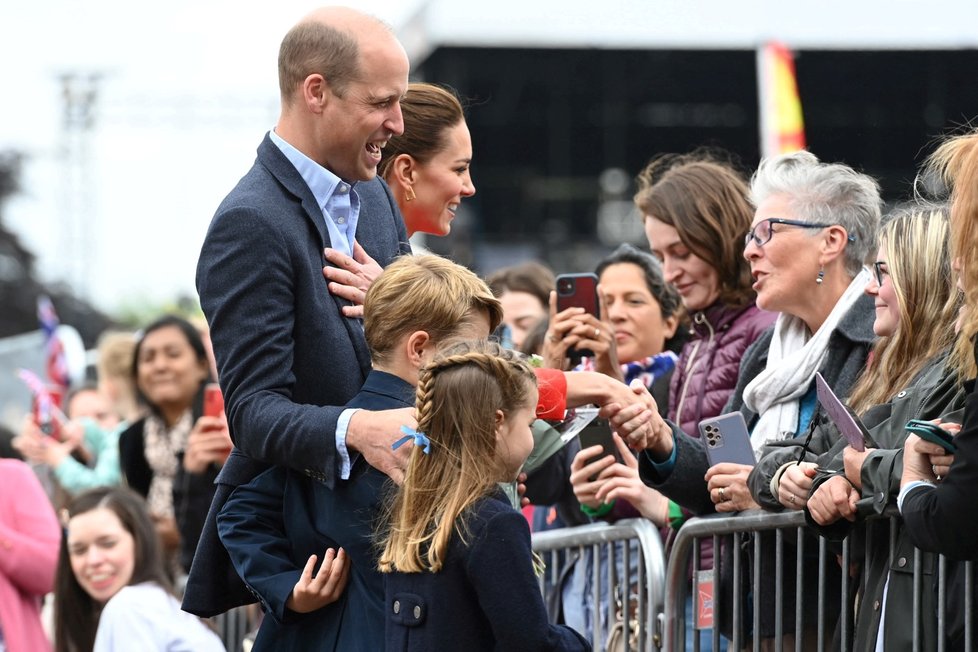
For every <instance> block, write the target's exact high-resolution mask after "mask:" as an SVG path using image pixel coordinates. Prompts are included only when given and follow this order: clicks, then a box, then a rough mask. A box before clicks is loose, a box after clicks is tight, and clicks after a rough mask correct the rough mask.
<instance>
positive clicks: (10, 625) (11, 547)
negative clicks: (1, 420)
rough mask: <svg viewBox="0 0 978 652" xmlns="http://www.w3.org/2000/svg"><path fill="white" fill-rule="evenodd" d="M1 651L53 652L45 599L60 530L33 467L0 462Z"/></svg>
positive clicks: (52, 586) (52, 572)
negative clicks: (44, 621)
mask: <svg viewBox="0 0 978 652" xmlns="http://www.w3.org/2000/svg"><path fill="white" fill-rule="evenodd" d="M0 478H3V482H0V649H4V646H6V650H7V652H35V650H37V651H43V650H50V649H51V643H50V641H48V638H47V636H46V635H45V634H44V629H43V628H42V627H41V599H42V597H43V596H44V595H45V594H46V593H48V592H50V591H51V590H52V589H53V588H54V570H55V568H56V567H57V564H58V549H59V548H58V547H59V545H60V541H61V528H60V527H59V526H58V519H57V517H56V516H55V514H54V508H53V507H52V506H51V503H50V502H48V497H47V495H46V494H45V493H44V489H43V488H41V483H40V482H38V480H37V477H36V476H35V475H34V473H33V471H31V468H30V467H29V466H27V465H26V464H24V463H23V462H21V461H20V460H11V459H0Z"/></svg>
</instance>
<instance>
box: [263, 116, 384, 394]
mask: <svg viewBox="0 0 978 652" xmlns="http://www.w3.org/2000/svg"><path fill="white" fill-rule="evenodd" d="M258 160H259V161H261V163H262V164H263V165H264V166H265V168H266V169H267V170H268V171H269V173H270V174H271V175H272V176H274V177H275V178H276V179H277V180H278V182H279V183H281V184H282V186H283V187H285V189H286V190H288V191H289V192H290V193H292V194H293V195H294V196H295V197H296V199H298V200H299V202H300V203H301V205H302V209H303V213H304V214H305V218H306V219H307V220H309V221H310V222H311V225H312V227H313V228H314V229H315V231H316V233H318V234H319V244H320V247H319V257H320V262H321V266H322V267H325V266H326V265H327V264H329V263H327V262H326V256H325V254H324V253H323V249H324V248H326V247H329V246H330V244H331V243H330V239H329V231H327V229H326V222H325V218H324V216H323V209H322V208H321V207H320V206H319V204H317V203H316V198H315V197H314V196H313V194H312V191H311V190H309V186H308V185H307V184H306V182H305V180H304V179H303V178H302V175H300V174H299V172H298V170H296V169H295V166H294V165H292V163H291V162H290V161H289V159H287V158H286V157H285V154H283V153H282V150H280V149H279V148H278V147H277V146H276V145H275V143H273V142H272V139H271V138H270V137H269V136H268V134H265V138H264V140H262V142H261V145H259V146H258ZM322 280H323V292H325V293H327V294H328V295H329V296H330V298H331V299H332V300H333V306H334V307H335V308H336V314H337V315H338V316H339V318H340V319H342V320H343V325H344V326H345V327H346V331H347V333H348V334H349V335H350V342H351V343H352V344H353V352H354V353H355V354H356V356H357V362H359V363H360V371H361V373H363V376H364V377H366V376H367V375H368V374H369V373H370V350H369V349H368V348H367V340H366V339H365V338H364V335H363V323H362V322H361V321H360V320H359V319H351V318H349V317H344V316H343V311H342V308H343V306H348V305H350V303H349V302H348V301H346V300H344V299H341V298H340V297H338V296H336V295H335V294H333V293H332V292H330V291H329V287H328V286H327V285H326V280H325V277H322Z"/></svg>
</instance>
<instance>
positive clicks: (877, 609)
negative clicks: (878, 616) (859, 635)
mask: <svg viewBox="0 0 978 652" xmlns="http://www.w3.org/2000/svg"><path fill="white" fill-rule="evenodd" d="M879 610H880V601H879V600H877V601H876V602H874V603H873V611H879Z"/></svg>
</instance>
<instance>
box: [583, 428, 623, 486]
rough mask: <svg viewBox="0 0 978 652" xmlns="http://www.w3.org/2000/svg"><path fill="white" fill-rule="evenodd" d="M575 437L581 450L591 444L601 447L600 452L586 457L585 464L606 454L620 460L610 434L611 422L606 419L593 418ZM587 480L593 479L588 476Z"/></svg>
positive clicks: (619, 454)
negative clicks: (588, 457)
mask: <svg viewBox="0 0 978 652" xmlns="http://www.w3.org/2000/svg"><path fill="white" fill-rule="evenodd" d="M577 439H578V441H580V442H581V450H584V449H585V448H590V447H591V446H601V448H602V450H601V452H600V453H598V454H597V455H595V456H594V457H592V458H590V459H588V460H587V462H585V464H590V463H591V462H593V461H595V460H597V459H599V458H602V457H605V456H606V455H614V457H615V461H617V462H621V453H619V452H618V447H617V446H616V445H615V440H614V438H612V436H611V424H610V423H608V420H607V419H595V420H594V421H592V422H591V423H589V424H588V425H587V426H585V427H584V429H583V430H581V431H580V432H579V433H577ZM589 480H594V478H593V477H592V478H589Z"/></svg>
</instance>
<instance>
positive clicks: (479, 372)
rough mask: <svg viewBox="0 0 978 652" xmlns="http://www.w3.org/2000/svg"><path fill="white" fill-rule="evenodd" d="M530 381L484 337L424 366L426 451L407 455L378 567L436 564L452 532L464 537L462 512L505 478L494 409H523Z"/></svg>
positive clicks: (521, 363)
mask: <svg viewBox="0 0 978 652" xmlns="http://www.w3.org/2000/svg"><path fill="white" fill-rule="evenodd" d="M535 384H536V376H535V375H534V374H533V371H532V369H531V368H530V366H529V365H528V364H527V363H526V361H525V359H524V357H523V356H522V355H521V354H519V353H516V352H514V351H510V350H507V349H504V348H502V347H501V346H499V345H498V344H496V343H493V342H488V341H484V340H479V341H471V342H461V343H458V344H456V345H454V346H450V347H449V348H447V349H446V350H444V351H443V352H442V353H440V354H439V355H437V356H436V357H435V358H434V359H433V360H432V361H431V362H430V363H429V364H428V365H426V366H425V367H424V368H423V369H422V370H421V374H420V379H419V382H418V389H417V394H416V401H415V406H416V408H417V413H418V431H419V432H423V433H425V435H426V436H427V437H428V439H429V440H430V441H431V450H430V453H429V454H424V453H423V452H422V451H421V450H420V449H416V450H414V451H413V452H412V457H411V461H410V463H409V465H408V469H407V473H406V475H405V478H404V483H403V484H402V485H401V487H400V489H399V491H398V492H397V495H396V497H395V499H394V502H393V504H392V506H391V514H390V519H389V531H388V532H387V533H386V537H382V539H384V541H383V551H382V553H381V556H380V569H381V571H384V572H390V571H394V570H396V571H400V572H408V573H411V572H421V571H428V570H430V571H437V570H439V569H440V568H441V566H442V564H443V563H444V561H445V555H446V554H447V552H448V544H449V542H450V540H451V537H452V534H453V533H455V532H457V533H458V534H459V536H461V537H462V538H463V540H464V538H465V536H466V528H465V523H464V518H460V517H462V516H463V512H464V511H465V510H466V508H468V507H469V506H470V505H472V504H473V503H474V502H475V501H476V500H478V499H479V498H481V497H482V496H484V495H486V494H487V493H489V492H491V491H492V490H493V489H494V487H495V486H496V483H497V482H499V481H501V480H503V479H504V477H503V476H504V474H505V469H504V468H503V466H502V464H501V463H500V460H499V456H498V454H497V450H496V443H497V442H496V419H497V412H499V411H501V412H502V413H503V414H504V415H507V416H508V415H510V414H512V413H513V412H514V411H516V410H519V409H520V408H522V407H525V406H526V404H527V401H528V400H530V399H532V398H533V397H532V396H528V393H529V391H530V390H531V388H532V387H534V386H535Z"/></svg>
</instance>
